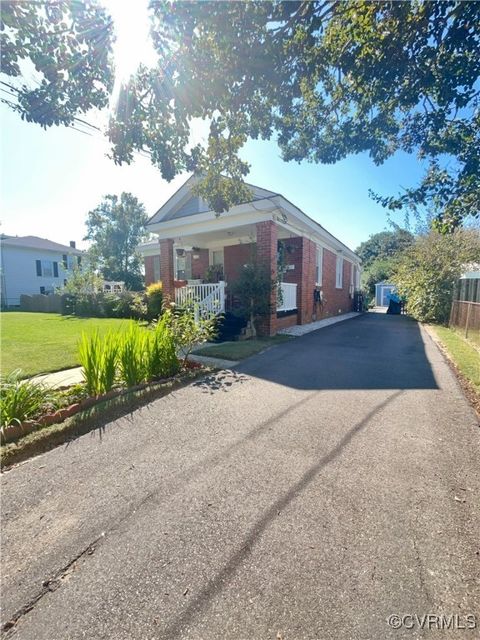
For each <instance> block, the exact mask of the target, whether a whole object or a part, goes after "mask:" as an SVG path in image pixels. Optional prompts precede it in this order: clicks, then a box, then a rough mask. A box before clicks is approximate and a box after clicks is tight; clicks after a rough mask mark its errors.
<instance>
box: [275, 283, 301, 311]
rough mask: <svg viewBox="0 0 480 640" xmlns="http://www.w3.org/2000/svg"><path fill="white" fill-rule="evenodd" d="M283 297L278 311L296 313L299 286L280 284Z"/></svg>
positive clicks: (279, 301) (278, 304) (279, 302)
mask: <svg viewBox="0 0 480 640" xmlns="http://www.w3.org/2000/svg"><path fill="white" fill-rule="evenodd" d="M280 291H281V297H280V299H279V300H278V303H277V311H294V310H295V309H296V308H297V285H296V284H294V283H291V282H281V283H280Z"/></svg>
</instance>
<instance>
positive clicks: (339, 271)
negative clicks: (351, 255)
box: [335, 254, 343, 289]
mask: <svg viewBox="0 0 480 640" xmlns="http://www.w3.org/2000/svg"><path fill="white" fill-rule="evenodd" d="M339 283H340V284H339ZM335 289H343V256H342V255H340V254H337V255H336V256H335Z"/></svg>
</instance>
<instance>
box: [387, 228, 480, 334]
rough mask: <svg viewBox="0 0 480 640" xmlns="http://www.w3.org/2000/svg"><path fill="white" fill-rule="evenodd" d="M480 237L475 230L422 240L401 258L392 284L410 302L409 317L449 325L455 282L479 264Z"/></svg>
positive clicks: (426, 237)
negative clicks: (475, 264)
mask: <svg viewBox="0 0 480 640" xmlns="http://www.w3.org/2000/svg"><path fill="white" fill-rule="evenodd" d="M479 255H480V234H479V233H478V231H476V230H473V229H470V230H468V229H464V230H458V231H456V232H455V233H452V234H449V235H441V234H439V233H437V232H435V231H432V232H431V233H429V234H428V235H424V236H419V237H418V238H417V239H416V241H415V244H414V245H413V246H412V247H410V248H409V249H407V250H406V251H405V252H404V253H403V254H402V255H401V257H400V258H399V262H398V265H397V268H396V271H395V273H394V275H393V276H392V282H393V283H394V284H396V286H397V289H398V292H399V293H400V295H401V296H403V297H405V298H406V300H407V303H406V310H407V313H409V314H410V315H412V316H413V317H414V318H416V319H417V320H420V321H421V322H439V323H444V324H446V323H447V322H448V318H449V315H450V307H451V304H452V297H453V290H454V286H455V282H456V281H457V280H458V278H459V277H460V276H461V274H462V272H463V271H464V270H465V268H466V266H467V265H468V264H469V263H472V262H476V261H478V256H479Z"/></svg>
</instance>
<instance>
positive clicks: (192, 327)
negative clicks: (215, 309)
mask: <svg viewBox="0 0 480 640" xmlns="http://www.w3.org/2000/svg"><path fill="white" fill-rule="evenodd" d="M164 316H165V321H166V322H167V323H168V325H169V327H170V328H171V331H172V334H173V339H174V342H175V345H176V347H177V349H180V350H181V351H182V354H183V362H184V363H186V361H187V359H188V356H189V355H190V353H191V352H192V350H193V349H194V347H196V346H197V345H199V344H202V343H204V342H208V341H210V340H213V339H214V338H215V336H216V335H217V318H216V317H215V316H213V315H212V316H209V317H206V318H205V317H203V318H202V317H200V318H197V319H195V313H194V310H193V309H192V308H178V307H177V308H174V309H173V310H172V309H168V310H166V311H165V312H164Z"/></svg>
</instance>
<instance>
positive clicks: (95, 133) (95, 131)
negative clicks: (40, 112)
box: [0, 80, 152, 160]
mask: <svg viewBox="0 0 480 640" xmlns="http://www.w3.org/2000/svg"><path fill="white" fill-rule="evenodd" d="M0 85H3V86H0V91H2V92H4V93H6V94H7V95H8V96H10V97H17V95H18V93H19V92H20V89H17V87H14V86H13V85H11V84H9V83H8V82H4V81H3V80H0ZM0 100H1V101H2V102H3V103H5V104H7V105H8V106H9V107H11V108H13V109H15V108H16V107H17V106H18V103H16V102H14V101H12V100H7V98H4V97H0ZM73 121H74V122H75V123H77V124H78V125H80V126H81V127H87V129H89V130H87V131H85V130H84V129H80V128H78V126H77V127H75V126H74V125H73V123H71V124H67V125H65V126H67V127H68V128H69V129H73V131H78V132H79V133H83V134H84V135H87V136H91V137H99V138H101V139H102V140H105V135H104V133H103V131H102V130H101V128H100V127H98V126H97V125H95V124H92V123H91V122H87V120H83V118H78V117H77V116H74V117H73ZM135 153H138V155H140V156H141V157H142V158H148V159H149V160H151V158H152V156H151V153H150V152H149V151H147V150H146V149H142V150H140V149H135Z"/></svg>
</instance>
